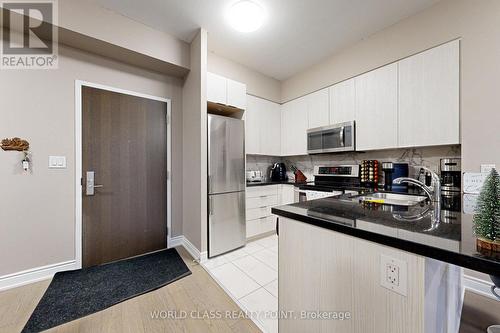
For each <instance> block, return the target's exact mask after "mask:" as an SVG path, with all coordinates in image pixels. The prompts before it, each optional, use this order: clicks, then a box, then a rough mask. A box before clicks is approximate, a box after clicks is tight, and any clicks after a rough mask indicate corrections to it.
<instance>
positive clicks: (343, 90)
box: [330, 79, 356, 124]
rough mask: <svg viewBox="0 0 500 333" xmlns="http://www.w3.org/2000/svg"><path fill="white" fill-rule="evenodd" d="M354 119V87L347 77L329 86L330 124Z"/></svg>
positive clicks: (351, 80) (352, 81) (352, 80)
mask: <svg viewBox="0 0 500 333" xmlns="http://www.w3.org/2000/svg"><path fill="white" fill-rule="evenodd" d="M355 119H356V87H355V84H354V79H349V80H346V81H343V82H340V83H337V84H336V85H333V86H331V87H330V124H338V123H343V122H346V121H353V120H355Z"/></svg>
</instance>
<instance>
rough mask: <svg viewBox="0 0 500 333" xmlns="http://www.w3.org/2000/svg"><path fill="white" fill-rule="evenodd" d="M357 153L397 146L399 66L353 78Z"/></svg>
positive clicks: (391, 65) (394, 65)
mask: <svg viewBox="0 0 500 333" xmlns="http://www.w3.org/2000/svg"><path fill="white" fill-rule="evenodd" d="M355 85H356V150H373V149H386V148H395V147H397V146H398V65H397V64H390V65H387V66H384V67H381V68H379V69H376V70H374V71H371V72H368V73H366V74H363V75H360V76H358V77H356V78H355Z"/></svg>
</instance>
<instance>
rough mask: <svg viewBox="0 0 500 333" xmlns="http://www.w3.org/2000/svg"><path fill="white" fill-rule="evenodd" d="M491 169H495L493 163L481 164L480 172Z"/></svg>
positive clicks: (486, 171) (488, 171) (487, 171)
mask: <svg viewBox="0 0 500 333" xmlns="http://www.w3.org/2000/svg"><path fill="white" fill-rule="evenodd" d="M491 169H496V165H495V164H481V173H490V172H491Z"/></svg>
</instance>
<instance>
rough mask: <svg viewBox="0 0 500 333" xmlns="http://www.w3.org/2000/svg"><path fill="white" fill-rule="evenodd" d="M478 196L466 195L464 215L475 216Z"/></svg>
mask: <svg viewBox="0 0 500 333" xmlns="http://www.w3.org/2000/svg"><path fill="white" fill-rule="evenodd" d="M478 197H479V195H477V194H469V193H465V194H464V214H474V213H475V212H476V208H477V198H478Z"/></svg>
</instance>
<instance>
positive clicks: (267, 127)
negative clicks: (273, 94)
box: [245, 96, 281, 156]
mask: <svg viewBox="0 0 500 333" xmlns="http://www.w3.org/2000/svg"><path fill="white" fill-rule="evenodd" d="M245 123H246V132H245V133H246V134H245V147H246V153H247V154H257V155H269V156H280V155H281V106H280V105H279V104H278V103H274V102H270V101H267V100H265V99H262V98H258V97H254V96H248V106H247V109H246V111H245Z"/></svg>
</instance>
